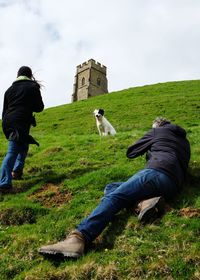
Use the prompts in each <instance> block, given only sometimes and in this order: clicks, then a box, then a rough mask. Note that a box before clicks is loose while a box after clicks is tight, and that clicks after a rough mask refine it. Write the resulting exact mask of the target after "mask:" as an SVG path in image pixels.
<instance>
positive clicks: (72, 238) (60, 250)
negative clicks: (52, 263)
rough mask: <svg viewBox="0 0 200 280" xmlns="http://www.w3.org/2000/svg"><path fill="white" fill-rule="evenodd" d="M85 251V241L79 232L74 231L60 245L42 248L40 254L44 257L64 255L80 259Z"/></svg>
mask: <svg viewBox="0 0 200 280" xmlns="http://www.w3.org/2000/svg"><path fill="white" fill-rule="evenodd" d="M84 249H85V239H84V237H83V235H82V233H80V232H79V231H73V232H72V233H70V234H69V235H68V237H67V238H66V239H65V240H63V241H61V242H58V243H55V244H52V245H47V246H42V247H41V248H40V249H39V250H38V252H39V253H40V254H43V255H55V256H56V255H62V256H64V257H70V258H79V257H81V256H82V255H83V253H84Z"/></svg>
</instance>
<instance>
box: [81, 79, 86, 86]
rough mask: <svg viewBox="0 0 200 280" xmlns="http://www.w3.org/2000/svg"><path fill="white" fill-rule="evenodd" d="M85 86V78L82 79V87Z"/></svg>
mask: <svg viewBox="0 0 200 280" xmlns="http://www.w3.org/2000/svg"><path fill="white" fill-rule="evenodd" d="M84 84H85V78H84V77H83V78H82V82H81V85H82V86H84Z"/></svg>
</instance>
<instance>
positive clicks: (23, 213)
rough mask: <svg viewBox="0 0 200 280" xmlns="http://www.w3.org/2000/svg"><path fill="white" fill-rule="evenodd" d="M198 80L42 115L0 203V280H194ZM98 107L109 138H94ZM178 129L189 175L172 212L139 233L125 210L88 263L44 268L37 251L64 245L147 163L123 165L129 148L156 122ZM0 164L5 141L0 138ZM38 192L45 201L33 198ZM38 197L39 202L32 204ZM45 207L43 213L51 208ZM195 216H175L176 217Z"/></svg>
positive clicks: (199, 203) (198, 260)
mask: <svg viewBox="0 0 200 280" xmlns="http://www.w3.org/2000/svg"><path fill="white" fill-rule="evenodd" d="M199 101H200V81H185V82H172V83H164V84H156V85H152V86H144V87H137V88H131V89H127V90H123V91H120V92H115V93H112V94H108V95H104V96H99V97H95V98H91V99H89V100H86V101H81V102H77V103H73V104H68V105H63V106H59V107H55V108H51V109H47V110H45V111H44V112H43V113H40V114H38V115H37V120H38V126H37V127H36V128H34V129H33V130H32V135H34V136H35V137H36V138H37V140H38V141H39V142H40V147H39V148H37V147H35V146H31V148H30V151H29V156H28V158H27V162H26V167H25V174H24V180H23V181H15V182H14V187H15V191H16V193H15V194H10V195H4V196H1V197H0V201H1V202H0V218H1V226H0V279H26V280H33V279H34V280H37V279H200V271H199V270H198V269H199V268H198V266H199V264H200V256H199V252H200V248H199V242H198V241H199V233H200V230H199V218H197V217H195V215H194V213H195V209H199V208H200V198H199V192H200V190H199V179H200V175H199V174H200V173H199V171H200V145H199V139H200V103H199ZM99 107H100V108H101V107H102V108H104V109H105V112H106V117H107V118H108V120H109V121H110V122H111V123H112V124H113V126H114V127H115V128H116V130H117V132H118V134H117V135H116V136H115V137H107V138H102V139H100V137H99V136H98V133H97V128H96V124H95V120H94V118H93V116H92V112H93V110H94V109H95V108H99ZM161 115H162V116H165V117H167V118H169V119H170V120H172V121H173V122H175V123H177V124H180V125H182V126H183V127H185V129H186V130H187V132H188V138H189V140H190V141H191V148H192V158H191V162H190V170H189V171H190V175H189V177H188V182H187V184H186V185H185V187H184V191H183V193H182V195H181V196H180V197H179V199H178V201H177V202H176V203H175V204H174V205H173V208H172V209H171V210H170V211H169V212H168V213H167V214H166V215H165V216H164V217H163V219H162V220H161V221H160V222H159V223H157V224H155V225H148V226H145V227H142V226H140V225H139V224H138V222H137V217H135V216H134V215H132V213H131V211H128V212H127V211H122V212H121V213H119V214H118V215H117V218H116V220H115V221H114V222H113V223H112V224H111V225H110V226H109V227H108V228H107V229H106V230H105V231H104V232H103V234H102V235H101V236H100V237H99V238H98V240H97V241H96V242H95V243H94V245H93V248H92V250H91V249H90V250H89V252H88V253H87V255H86V256H84V257H83V258H81V259H79V260H77V261H71V260H70V261H58V262H53V261H51V260H45V259H44V258H43V257H42V256H40V255H38V253H37V249H38V247H40V246H41V245H44V244H47V243H48V242H54V241H57V240H61V239H62V238H64V237H65V234H66V233H68V232H70V231H71V230H72V229H73V228H74V227H75V225H76V224H78V223H79V221H80V220H81V219H82V218H84V217H85V216H86V215H87V214H89V213H90V211H91V210H92V209H93V208H94V207H95V206H96V205H97V203H98V201H99V200H100V198H101V196H102V193H103V189H104V186H105V185H106V184H107V183H109V182H112V181H121V180H126V179H127V178H128V177H129V176H131V175H132V174H133V173H134V172H135V171H137V170H139V169H140V168H142V167H143V166H144V164H145V159H144V157H139V158H137V159H135V160H128V159H127V158H126V157H125V152H126V149H127V147H128V146H129V145H130V144H132V143H133V142H134V141H135V140H137V139H138V138H139V137H140V136H142V135H143V133H144V132H146V131H147V130H148V129H149V128H150V126H151V123H152V120H153V119H154V118H155V117H156V116H161ZM1 143H2V145H1V147H2V148H1V151H0V156H1V159H2V158H3V156H4V154H5V151H6V146H7V142H6V141H5V140H4V137H3V135H2V134H1ZM38 190H40V191H41V190H43V192H37V191H38ZM38 194H40V196H39V195H38ZM49 205H50V207H49ZM186 207H190V208H194V212H191V209H190V212H189V213H187V214H188V215H187V216H189V215H191V216H192V213H193V216H194V217H185V216H183V215H181V213H182V212H181V211H180V210H181V209H182V208H186Z"/></svg>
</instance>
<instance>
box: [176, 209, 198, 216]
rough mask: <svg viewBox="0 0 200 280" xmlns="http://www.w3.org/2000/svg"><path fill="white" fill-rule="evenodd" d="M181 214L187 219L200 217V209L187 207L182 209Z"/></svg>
mask: <svg viewBox="0 0 200 280" xmlns="http://www.w3.org/2000/svg"><path fill="white" fill-rule="evenodd" d="M179 214H180V215H181V216H184V217H187V218H193V217H200V209H197V208H190V207H186V208H182V209H181V210H180V211H179Z"/></svg>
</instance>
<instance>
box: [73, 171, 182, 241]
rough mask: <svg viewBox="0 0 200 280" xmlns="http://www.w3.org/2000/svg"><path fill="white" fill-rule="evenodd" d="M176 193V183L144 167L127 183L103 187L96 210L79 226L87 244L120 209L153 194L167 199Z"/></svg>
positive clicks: (161, 173)
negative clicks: (101, 196) (102, 195)
mask: <svg viewBox="0 0 200 280" xmlns="http://www.w3.org/2000/svg"><path fill="white" fill-rule="evenodd" d="M177 193H178V189H177V186H176V183H175V182H174V181H173V179H171V178H170V177H169V176H168V175H167V174H165V173H164V172H163V171H161V170H156V169H150V168H148V169H143V170H141V171H139V172H138V173H136V174H135V175H133V176H132V177H131V178H129V179H128V181H126V182H117V183H112V184H109V185H107V186H106V188H105V191H104V197H103V198H102V199H101V201H100V203H99V205H98V206H97V207H96V208H95V210H94V211H93V212H92V213H91V214H90V215H89V216H88V217H87V218H86V219H84V220H83V221H82V222H81V223H80V224H79V225H78V226H77V230H78V231H80V232H81V233H82V234H83V236H84V237H85V239H86V242H87V243H90V242H92V241H93V240H94V239H95V238H96V237H97V236H98V235H99V234H100V233H101V232H102V231H103V230H104V228H105V227H106V226H107V225H108V224H109V222H111V221H112V220H113V218H114V216H115V214H116V213H118V212H119V211H120V210H121V209H123V208H126V207H130V206H134V205H135V204H136V203H137V202H139V201H142V200H144V199H149V198H152V197H156V196H163V197H164V198H165V199H167V200H168V199H170V198H172V197H174V196H175V195H176V194H177Z"/></svg>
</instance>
